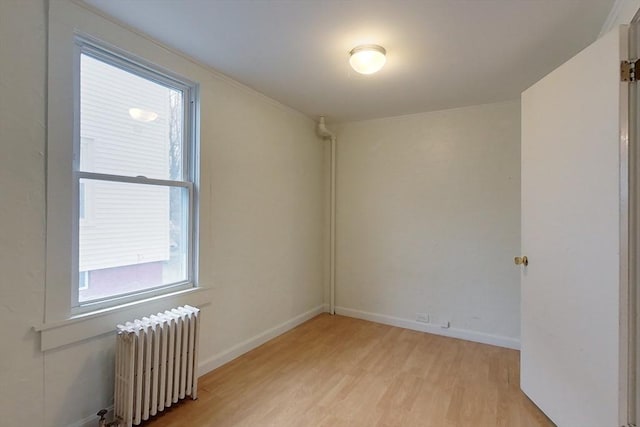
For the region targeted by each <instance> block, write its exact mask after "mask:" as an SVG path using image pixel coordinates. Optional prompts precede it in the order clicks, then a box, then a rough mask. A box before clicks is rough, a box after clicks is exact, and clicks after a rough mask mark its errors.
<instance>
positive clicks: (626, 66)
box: [620, 59, 640, 82]
mask: <svg viewBox="0 0 640 427" xmlns="http://www.w3.org/2000/svg"><path fill="white" fill-rule="evenodd" d="M639 66H640V59H634V60H631V61H622V62H620V80H621V81H623V82H635V81H637V80H638V78H640V75H639V74H640V73H639V72H638V71H637V70H640V68H639Z"/></svg>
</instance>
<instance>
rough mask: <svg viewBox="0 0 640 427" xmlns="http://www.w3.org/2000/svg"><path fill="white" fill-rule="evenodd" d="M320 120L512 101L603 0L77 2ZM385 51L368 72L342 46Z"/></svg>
mask: <svg viewBox="0 0 640 427" xmlns="http://www.w3.org/2000/svg"><path fill="white" fill-rule="evenodd" d="M85 1H86V2H87V3H89V4H90V5H92V6H94V7H96V8H98V9H100V10H102V11H103V12H105V13H106V14H108V15H112V16H113V17H115V18H116V19H117V20H118V21H121V22H123V23H125V24H127V25H129V26H131V27H133V28H136V29H138V30H140V31H142V32H144V33H147V34H148V35H150V36H151V37H153V38H155V39H156V40H158V41H160V42H162V43H164V44H166V45H168V46H170V47H173V48H175V49H178V50H180V51H183V52H184V53H186V54H187V55H189V56H191V57H193V58H195V59H197V60H198V61H200V62H203V63H205V64H208V65H209V66H211V67H213V68H215V69H217V70H219V71H221V72H222V73H224V74H226V75H228V76H230V77H232V78H233V79H235V80H237V81H239V82H241V83H244V84H245V85H247V86H249V87H252V88H253V89H255V90H257V91H259V92H262V93H264V94H265V95H267V96H269V97H271V98H274V99H276V100H278V101H280V102H282V103H283V104H286V105H289V106H290V107H293V108H295V109H296V110H299V111H301V112H303V113H305V114H307V115H309V116H311V117H317V116H320V115H326V116H327V118H328V120H330V121H332V122H343V121H351V120H362V119H370V118H377V117H387V116H397V115H402V114H409V113H416V112H423V111H433V110H441V109H446V108H453V107H460V106H466V105H474V104H484V103H490V102H497V101H502V100H509V99H515V98H517V97H518V96H519V95H520V93H521V92H522V91H523V90H524V89H526V88H527V87H528V86H530V85H531V84H533V83H535V82H536V81H537V80H538V79H540V78H541V77H543V76H544V75H545V74H547V73H548V72H550V71H551V70H553V69H554V68H555V67H557V66H558V65H560V64H561V63H563V62H564V61H566V60H567V59H568V58H570V57H571V56H573V55H574V54H575V53H577V52H579V51H580V50H581V49H583V48H584V47H586V46H587V45H589V44H590V43H591V42H592V41H594V40H595V39H596V38H597V36H598V34H599V32H600V29H601V27H602V25H603V23H604V22H605V19H606V18H607V15H608V13H609V11H610V10H611V8H612V6H613V3H614V0H384V1H383V0H315V1H313V0H306V1H305V0H270V1H269V0H263V1H255V0H137V1H134V0H85ZM363 43H375V44H380V45H382V46H384V47H385V48H386V49H387V52H388V54H387V64H386V66H385V67H384V68H383V69H382V71H380V72H379V73H377V74H374V75H370V76H363V75H359V74H357V73H356V72H354V71H353V70H351V68H350V67H349V63H348V52H349V50H351V48H353V47H354V46H356V45H358V44H363Z"/></svg>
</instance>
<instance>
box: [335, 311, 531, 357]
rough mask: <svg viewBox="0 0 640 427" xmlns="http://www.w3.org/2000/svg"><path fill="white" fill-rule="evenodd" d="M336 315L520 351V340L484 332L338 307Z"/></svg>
mask: <svg viewBox="0 0 640 427" xmlns="http://www.w3.org/2000/svg"><path fill="white" fill-rule="evenodd" d="M336 314H340V315H342V316H348V317H355V318H356V319H362V320H368V321H370V322H376V323H382V324H384V325H390V326H397V327H399V328H405V329H411V330H414V331H420V332H426V333H429V334H435V335H443V336H445V337H451V338H459V339H462V340H467V341H474V342H479V343H482V344H490V345H495V346H498V347H506V348H511V349H514V350H520V340H519V339H516V338H510V337H503V336H499V335H492V334H487V333H484V332H476V331H470V330H468V329H457V328H442V327H440V326H439V325H433V324H429V323H421V322H416V321H415V320H410V319H402V318H400V317H393V316H387V315H386V314H378V313H370V312H368V311H361V310H354V309H351V308H345V307H336Z"/></svg>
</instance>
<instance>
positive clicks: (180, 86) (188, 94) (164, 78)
mask: <svg viewBox="0 0 640 427" xmlns="http://www.w3.org/2000/svg"><path fill="white" fill-rule="evenodd" d="M82 55H86V56H89V57H91V58H93V59H97V60H99V61H102V62H104V63H106V64H108V65H110V66H113V67H117V68H119V69H121V70H123V71H125V72H128V73H131V74H134V75H136V76H138V77H141V78H144V79H147V80H149V81H152V82H154V83H157V84H160V85H162V86H166V87H168V88H171V89H174V90H178V91H181V92H182V103H183V105H182V108H183V122H182V168H181V169H182V171H181V172H182V176H181V177H180V178H181V179H176V180H167V179H156V178H147V177H145V176H142V175H138V176H125V175H112V174H105V173H96V172H84V171H82V170H80V150H81V147H82V137H81V134H80V101H81V99H80V97H81V89H80V81H81V76H80V73H81V70H80V61H81V57H82ZM73 56H74V61H73V65H74V78H73V85H74V91H73V94H74V99H73V105H74V109H73V111H74V126H73V163H72V175H73V206H72V213H73V220H72V226H73V233H72V234H73V237H72V267H71V301H70V303H71V305H70V308H71V310H70V314H71V315H75V314H83V313H87V312H91V311H95V310H100V309H104V308H108V307H113V306H118V305H122V304H127V303H130V302H134V301H137V300H140V299H145V298H149V297H155V296H158V295H162V294H166V293H170V292H175V291H181V290H185V289H190V288H195V287H197V268H196V259H197V248H198V235H197V232H196V230H197V229H196V223H197V222H196V221H197V206H198V205H197V200H196V184H197V178H198V176H197V174H196V172H197V167H196V165H197V163H198V151H199V150H198V141H197V138H196V137H195V136H196V135H197V133H196V127H197V112H196V105H197V104H196V98H197V92H198V85H197V84H196V83H194V82H191V81H190V80H188V79H186V78H183V77H181V76H178V75H176V74H174V73H171V72H168V71H167V70H165V69H163V68H161V67H159V66H156V65H154V64H151V63H148V62H146V61H144V60H141V59H140V58H137V57H133V56H132V55H131V54H128V53H127V52H125V51H123V50H121V49H119V48H116V47H114V46H110V45H107V44H106V43H103V42H101V41H98V40H96V39H94V38H92V37H89V36H86V35H82V34H75V37H74V52H73ZM81 179H91V180H98V181H104V182H121V183H131V184H143V185H157V186H162V187H168V188H171V187H180V188H185V189H186V190H187V192H188V199H189V200H188V203H187V209H188V213H187V215H186V220H187V222H188V227H187V240H188V243H187V261H186V264H187V265H186V268H187V279H186V280H185V281H181V282H177V283H170V284H163V285H159V286H156V287H153V288H149V289H145V290H142V291H132V292H127V293H123V294H118V295H115V296H111V297H106V298H101V299H96V300H91V301H87V302H82V303H81V302H80V301H79V291H80V289H79V285H80V282H79V274H80V273H79V268H78V266H79V236H80V228H79V227H80V221H81V220H82V219H81V218H80V216H79V201H80V195H79V189H80V180H81Z"/></svg>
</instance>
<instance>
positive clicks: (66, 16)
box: [35, 1, 213, 350]
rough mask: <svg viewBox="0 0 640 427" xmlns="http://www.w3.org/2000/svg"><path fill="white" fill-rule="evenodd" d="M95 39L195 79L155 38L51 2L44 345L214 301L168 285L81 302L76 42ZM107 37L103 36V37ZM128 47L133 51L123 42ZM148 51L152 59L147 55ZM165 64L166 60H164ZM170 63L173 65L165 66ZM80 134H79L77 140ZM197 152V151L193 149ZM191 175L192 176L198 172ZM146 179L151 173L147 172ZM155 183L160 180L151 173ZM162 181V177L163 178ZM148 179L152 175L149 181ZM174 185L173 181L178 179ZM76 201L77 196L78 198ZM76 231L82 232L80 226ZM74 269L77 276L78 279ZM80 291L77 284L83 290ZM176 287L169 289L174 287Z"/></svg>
mask: <svg viewBox="0 0 640 427" xmlns="http://www.w3.org/2000/svg"><path fill="white" fill-rule="evenodd" d="M78 39H80V40H84V41H89V42H90V43H91V44H94V45H97V46H100V47H103V48H106V49H107V50H108V51H109V52H114V53H116V54H117V55H119V56H122V57H123V58H124V59H126V60H128V61H132V62H134V63H136V64H138V65H140V66H142V67H147V68H150V69H152V70H154V71H160V72H161V74H163V75H165V76H166V77H167V78H170V79H173V80H176V81H182V82H188V83H189V84H192V83H191V81H190V80H189V79H188V78H187V79H185V78H183V77H181V76H178V75H177V74H174V73H172V72H170V71H167V68H172V69H176V66H175V65H176V64H177V65H179V67H177V68H179V69H178V70H177V71H178V72H180V71H182V72H185V70H187V73H188V70H189V67H188V65H185V63H184V59H183V58H181V57H179V56H177V55H175V54H172V53H169V54H167V51H166V50H165V49H163V48H162V47H160V46H159V45H157V44H155V43H153V42H152V41H150V40H148V39H146V38H144V37H141V36H140V35H138V34H135V33H132V32H130V31H128V30H125V29H123V28H122V27H120V26H118V25H117V24H114V23H113V22H110V21H107V20H106V19H104V18H103V17H101V16H98V15H95V14H93V13H91V12H90V11H88V10H87V9H85V8H84V7H82V6H79V5H77V4H74V3H73V2H70V1H57V2H51V3H50V5H49V37H48V43H49V46H48V58H49V63H48V112H47V114H48V117H47V119H48V120H47V121H48V123H47V231H46V235H47V239H46V278H45V280H46V293H45V315H44V319H43V323H42V324H40V325H36V326H35V329H36V330H38V331H41V344H42V349H43V350H46V349H51V348H55V347H57V346H59V345H65V344H69V343H71V342H75V341H78V340H81V339H86V338H90V337H92V336H96V335H99V334H103V333H105V332H108V331H111V330H113V328H114V326H115V324H116V323H118V322H123V321H127V320H131V319H132V318H133V317H131V316H144V315H147V314H150V313H152V312H155V311H158V310H162V309H167V308H171V307H174V306H176V305H178V304H191V305H200V306H202V305H206V304H207V303H209V302H210V301H211V295H212V292H213V291H212V289H211V288H206V287H202V285H200V284H199V285H200V287H193V285H192V284H187V285H186V286H185V287H171V288H165V289H163V290H162V291H161V292H162V293H164V295H160V294H159V292H153V291H152V292H146V293H141V294H139V295H138V296H136V297H135V298H132V299H130V300H128V299H121V300H119V301H118V305H111V306H109V307H107V306H105V305H92V306H91V307H89V308H87V307H83V309H82V310H78V309H74V308H73V294H72V293H73V292H74V289H73V288H74V287H73V285H72V283H77V275H78V272H77V268H76V269H75V270H76V271H75V272H74V268H73V265H77V261H76V263H72V262H71V261H70V260H71V259H72V257H73V256H74V253H75V254H77V248H74V245H76V243H75V242H77V238H74V237H73V236H74V234H73V233H74V232H75V233H77V230H78V221H79V220H78V215H77V214H78V212H77V209H78V203H77V198H76V197H74V195H77V191H78V189H77V182H78V181H77V179H75V177H74V165H75V164H74V162H77V161H78V160H79V159H77V158H74V153H78V152H79V151H78V149H77V148H78V147H79V144H80V141H79V129H76V128H75V126H78V122H77V120H74V119H75V118H76V117H77V114H78V111H77V103H76V102H75V101H76V100H78V99H79V84H77V83H78V81H77V80H75V79H78V78H79V69H80V64H79V58H80V55H79V53H78V49H79V46H78V44H77V43H76V41H77V40H78ZM98 40H100V41H98ZM116 44H117V45H118V46H121V47H122V48H123V49H126V50H127V51H128V52H133V53H126V52H125V50H123V49H121V48H118V47H115V45H116ZM140 52H143V53H144V56H145V58H149V59H151V60H152V61H153V63H152V62H151V61H146V60H145V59H142V57H141V56H140ZM156 64H159V65H156ZM163 64H169V67H166V66H163ZM193 85H194V87H195V88H196V90H194V91H193V99H192V100H191V101H192V102H193V104H192V105H193V110H192V111H193V113H192V114H194V117H195V120H193V121H192V122H195V127H194V128H192V129H188V131H189V132H192V135H194V138H192V140H193V141H195V142H194V144H193V145H192V146H191V147H189V149H190V150H197V149H198V147H197V146H196V145H197V144H198V140H199V138H198V133H199V128H198V126H197V123H198V119H199V117H198V108H197V107H198V105H199V98H198V90H197V85H195V84H193ZM76 136H77V138H76ZM193 153H197V151H193ZM183 157H184V158H185V159H186V158H193V159H194V164H192V165H190V168H189V169H187V170H190V171H191V173H192V178H193V181H192V182H193V185H192V186H191V191H192V192H193V196H192V197H191V203H194V201H196V200H197V189H198V178H199V164H198V161H197V159H198V157H197V156H195V155H185V156H183ZM190 178H191V177H190ZM145 179H146V178H145ZM147 181H154V180H150V179H147ZM160 181H162V180H160ZM145 182H146V181H145ZM172 183H173V181H172ZM74 200H75V201H74ZM191 212H192V213H193V218H191V221H190V224H191V227H192V230H191V231H190V233H191V234H190V235H191V236H192V240H193V243H194V244H193V245H192V247H191V248H190V249H189V250H190V251H191V254H190V256H191V258H190V259H191V260H192V267H191V271H192V275H193V277H192V278H191V280H192V283H193V284H198V280H197V279H198V277H197V276H198V247H197V241H196V238H197V236H198V212H197V207H193V206H192V207H191ZM74 230H75V231H74ZM74 275H75V276H76V277H74ZM75 292H77V289H76V290H75ZM167 292H169V293H167Z"/></svg>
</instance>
